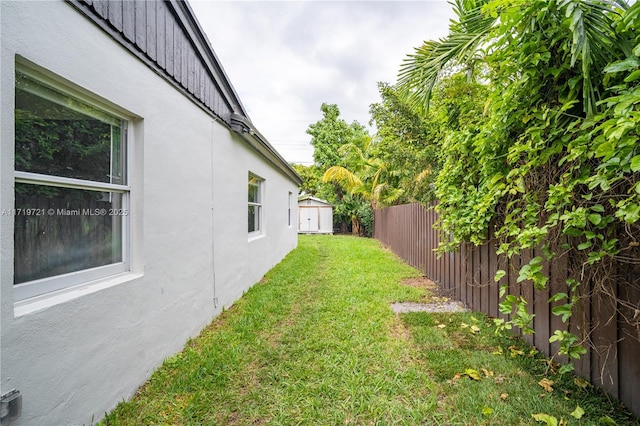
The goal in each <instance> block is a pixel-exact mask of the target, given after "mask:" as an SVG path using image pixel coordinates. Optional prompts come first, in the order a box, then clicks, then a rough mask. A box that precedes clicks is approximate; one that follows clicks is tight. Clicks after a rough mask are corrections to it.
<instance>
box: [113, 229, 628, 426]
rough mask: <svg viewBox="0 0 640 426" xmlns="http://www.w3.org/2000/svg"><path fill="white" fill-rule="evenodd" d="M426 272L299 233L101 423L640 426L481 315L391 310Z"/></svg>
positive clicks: (415, 292)
mask: <svg viewBox="0 0 640 426" xmlns="http://www.w3.org/2000/svg"><path fill="white" fill-rule="evenodd" d="M418 275H419V273H418V272H417V271H416V270H415V269H413V268H411V267H409V266H407V265H405V264H403V263H402V262H400V261H399V260H398V259H397V258H396V257H395V256H394V255H393V254H392V253H390V252H388V251H386V250H384V249H382V248H381V247H380V245H379V244H378V243H377V242H376V241H375V240H369V239H358V238H353V237H344V236H301V237H300V244H299V247H298V248H297V249H296V250H295V251H294V252H292V253H290V254H289V255H288V256H287V257H286V259H285V260H283V261H282V262H281V263H280V264H279V265H277V266H276V267H275V268H274V269H273V270H271V271H270V272H269V273H268V274H267V275H266V276H265V278H264V279H263V280H262V282H260V283H259V284H257V285H255V286H254V287H253V288H252V289H251V290H250V291H248V292H247V293H246V294H245V296H244V297H243V298H242V299H241V300H239V301H238V302H237V303H236V304H235V305H234V306H233V307H232V308H231V309H229V310H227V311H225V312H224V313H223V314H222V315H220V316H219V317H218V318H217V319H216V320H215V321H214V322H213V323H212V324H211V325H210V326H209V327H207V328H206V329H205V330H203V332H202V333H201V335H200V336H199V337H198V338H197V339H193V340H191V341H189V342H188V343H187V344H186V346H185V349H184V350H183V351H182V352H181V353H179V354H177V355H175V356H173V357H171V358H168V359H167V360H166V361H165V363H164V364H163V365H162V367H160V368H159V369H158V370H157V371H156V372H155V373H154V374H153V376H152V377H151V378H150V380H149V381H148V382H147V383H146V384H145V385H144V386H143V387H142V388H141V389H140V390H139V391H138V392H137V394H136V395H135V397H134V398H133V399H132V400H131V401H128V402H122V403H121V404H119V405H118V407H117V408H116V409H115V410H114V411H113V412H111V413H109V414H108V415H107V416H106V418H105V419H104V420H103V421H102V424H104V425H149V424H170V425H260V424H272V425H297V424H305V425H306V424H314V425H345V424H357V425H369V424H375V425H387V424H388V425H418V424H438V425H445V424H446V425H478V424H486V425H517V424H553V423H538V422H537V421H536V420H535V419H534V418H533V417H532V415H538V414H543V415H548V416H549V418H548V419H549V420H548V421H550V422H552V421H553V419H552V418H551V417H555V418H556V420H557V421H558V424H560V421H561V420H566V421H567V422H568V424H580V425H587V424H607V423H606V422H609V421H611V422H613V423H609V424H615V423H616V422H617V424H621V425H622V424H639V423H638V422H637V419H635V418H633V417H632V416H630V415H629V414H628V413H626V412H625V410H624V409H623V408H622V407H620V406H619V405H617V404H616V403H615V402H612V401H610V400H608V399H607V398H606V396H604V395H603V394H601V393H600V392H599V391H597V390H595V389H594V388H592V387H591V386H588V385H586V384H585V383H583V382H582V381H580V380H574V379H573V378H572V377H566V378H558V377H554V376H549V375H545V372H547V371H548V370H549V368H548V363H545V362H544V359H542V358H541V357H540V356H539V354H538V353H537V352H536V351H534V350H532V349H531V348H530V347H528V346H527V345H526V344H525V343H523V342H522V341H520V340H518V339H516V338H512V337H511V338H504V337H502V338H501V337H498V336H496V335H495V333H494V330H493V329H492V326H491V322H490V321H489V320H488V319H487V318H485V317H484V316H483V315H480V314H473V313H463V314H427V313H408V314H401V315H397V314H394V313H393V312H392V311H391V309H390V307H389V305H390V303H392V302H395V301H423V300H426V299H428V298H429V294H427V293H425V292H426V290H424V289H419V288H416V287H411V286H405V285H401V284H400V282H401V281H402V280H403V279H405V278H409V277H416V276H418ZM545 379H546V380H547V381H544V380H545ZM550 382H553V383H550ZM577 407H579V408H577ZM582 411H584V414H581V413H582ZM578 417H580V418H579V419H578ZM539 418H540V419H543V417H539ZM603 422H604V423H603Z"/></svg>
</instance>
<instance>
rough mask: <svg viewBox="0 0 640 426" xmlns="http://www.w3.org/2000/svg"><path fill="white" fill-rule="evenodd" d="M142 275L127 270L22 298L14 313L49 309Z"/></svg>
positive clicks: (19, 313)
mask: <svg viewBox="0 0 640 426" xmlns="http://www.w3.org/2000/svg"><path fill="white" fill-rule="evenodd" d="M142 276H143V274H140V273H132V272H125V273H121V274H118V275H112V276H110V277H107V278H103V279H100V280H95V281H91V282H88V283H84V284H80V285H76V286H73V287H69V288H65V289H63V290H57V291H54V292H51V293H47V294H43V295H40V296H35V297H31V298H29V299H25V300H21V301H19V302H16V303H15V304H14V309H13V315H14V317H16V318H17V317H21V316H24V315H29V314H33V313H35V312H39V311H42V310H44V309H48V308H50V307H52V306H56V305H60V304H62V303H66V302H69V301H71V300H74V299H77V298H79V297H83V296H86V295H88V294H92V293H96V292H98V291H101V290H104V289H107V288H110V287H114V286H116V285H119V284H123V283H126V282H129V281H133V280H136V279H138V278H141V277H142Z"/></svg>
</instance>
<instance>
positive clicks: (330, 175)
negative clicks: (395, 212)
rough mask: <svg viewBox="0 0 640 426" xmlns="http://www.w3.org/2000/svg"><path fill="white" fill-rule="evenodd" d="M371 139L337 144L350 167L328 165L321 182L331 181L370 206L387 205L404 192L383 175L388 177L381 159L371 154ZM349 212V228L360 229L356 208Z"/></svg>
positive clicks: (354, 231) (355, 232) (354, 230)
mask: <svg viewBox="0 0 640 426" xmlns="http://www.w3.org/2000/svg"><path fill="white" fill-rule="evenodd" d="M371 150H372V139H371V138H368V139H367V140H366V141H365V142H364V144H363V146H362V147H360V146H358V145H356V144H354V143H348V144H345V145H343V146H341V147H340V149H339V151H340V154H341V155H342V156H343V158H344V159H345V163H346V164H351V165H352V170H349V169H347V168H346V167H342V166H332V167H329V168H328V169H327V170H326V171H325V173H324V175H323V177H322V181H323V182H325V183H326V182H334V183H337V184H339V185H340V186H341V187H342V188H344V190H345V191H347V193H348V194H349V195H351V196H353V197H357V198H360V199H362V200H364V201H366V202H368V203H369V204H370V206H371V208H372V209H375V208H377V207H378V206H379V205H389V204H391V203H393V202H394V201H396V200H397V199H398V198H399V197H400V196H401V195H402V193H403V191H402V190H401V189H397V188H393V187H392V186H391V185H390V183H389V181H388V180H385V178H389V177H391V175H393V172H391V171H389V170H388V169H387V167H386V166H385V164H384V162H383V161H382V160H380V159H379V158H375V157H373V156H372V155H371ZM352 210H353V212H352V213H351V214H350V217H351V223H352V231H353V233H354V234H357V233H359V232H360V231H359V230H360V228H361V226H360V225H361V218H360V216H359V212H358V210H357V209H352Z"/></svg>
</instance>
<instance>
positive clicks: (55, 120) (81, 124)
mask: <svg viewBox="0 0 640 426" xmlns="http://www.w3.org/2000/svg"><path fill="white" fill-rule="evenodd" d="M15 120H16V121H15V126H16V127H15V148H16V156H15V169H16V170H19V171H25V172H32V173H40V174H46V175H51V176H61V177H68V178H76V179H83V180H91V181H96V182H106V183H116V184H126V176H125V173H124V171H125V170H126V164H124V161H123V158H124V154H125V148H126V147H125V146H124V140H125V139H124V135H123V134H122V132H123V129H122V124H121V121H120V120H119V119H117V118H116V117H113V116H110V115H108V114H105V113H103V112H100V111H98V110H96V109H95V108H93V107H91V106H88V105H86V104H84V103H82V102H80V101H78V100H76V99H74V98H71V97H68V96H65V95H63V94H61V93H58V92H56V91H55V90H54V89H51V88H49V87H47V86H44V85H42V84H40V83H37V82H35V81H34V80H31V79H30V78H29V77H27V76H25V75H23V74H20V73H17V74H16V107H15Z"/></svg>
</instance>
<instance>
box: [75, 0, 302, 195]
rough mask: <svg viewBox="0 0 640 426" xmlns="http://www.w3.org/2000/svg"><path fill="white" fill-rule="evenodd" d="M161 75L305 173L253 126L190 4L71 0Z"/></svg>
mask: <svg viewBox="0 0 640 426" xmlns="http://www.w3.org/2000/svg"><path fill="white" fill-rule="evenodd" d="M67 2H68V3H69V4H71V5H73V6H74V7H75V8H76V9H78V10H79V11H80V12H81V13H82V14H83V15H85V16H86V17H88V18H89V19H91V20H92V21H93V22H94V23H95V24H97V25H98V26H99V27H100V28H102V29H103V30H104V31H105V32H107V33H108V34H109V35H110V36H111V37H113V38H114V39H115V40H116V41H118V43H120V44H121V45H122V46H124V47H125V48H126V49H128V50H129V51H130V52H131V53H133V54H134V55H135V56H136V57H138V58H139V59H140V60H141V61H143V62H144V63H145V64H146V65H147V66H149V67H150V68H151V69H152V70H153V71H154V72H155V73H156V74H158V75H159V76H161V77H163V78H164V79H165V80H167V81H168V82H169V83H171V84H172V85H173V86H174V87H175V88H176V89H177V90H179V91H180V92H181V93H183V94H184V95H185V96H187V97H188V98H189V99H191V100H192V101H193V102H195V103H196V105H198V106H199V107H200V108H202V109H203V110H204V111H206V112H207V113H208V114H209V115H211V116H212V117H213V118H214V119H215V120H217V121H219V122H221V123H223V124H224V125H226V126H227V127H228V128H229V129H231V130H233V131H234V132H236V133H237V134H238V135H239V136H240V137H241V138H242V139H243V140H244V141H245V142H246V143H248V144H249V145H250V146H251V147H252V148H253V149H255V150H256V151H258V152H259V153H260V154H261V155H262V156H264V157H265V158H266V159H268V160H269V161H271V162H272V163H273V164H274V165H276V166H277V167H278V168H279V169H280V171H281V172H283V173H284V174H285V175H286V176H288V177H290V178H291V179H293V180H294V181H296V182H298V184H301V183H302V180H301V179H300V177H299V176H298V175H297V174H296V172H295V171H294V170H293V168H292V167H291V166H290V165H289V164H288V163H287V161H286V160H285V159H284V158H283V157H282V156H281V155H280V154H279V153H278V152H277V151H276V150H275V149H274V148H273V146H271V144H270V143H269V142H268V141H267V139H266V138H265V137H264V136H263V135H262V134H261V133H260V132H259V131H258V130H257V129H256V128H255V126H253V124H252V123H251V120H250V119H249V117H248V115H247V113H246V110H245V108H244V106H243V105H242V103H241V102H240V99H239V98H238V96H237V94H236V92H235V90H234V88H233V87H232V86H231V83H229V79H228V77H227V75H226V74H225V72H224V69H223V68H222V66H221V65H220V61H219V60H218V58H217V56H216V54H215V52H214V50H213V48H212V47H211V44H210V43H209V40H208V39H207V37H206V35H205V33H204V31H203V30H202V28H201V27H200V24H199V23H198V21H197V19H196V18H195V15H194V13H193V11H192V10H191V7H190V6H189V4H188V3H187V2H186V1H180V0H162V1H159V0H146V1H142V0H138V1H122V0H67Z"/></svg>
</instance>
